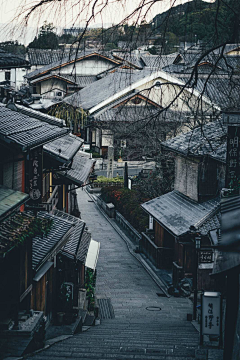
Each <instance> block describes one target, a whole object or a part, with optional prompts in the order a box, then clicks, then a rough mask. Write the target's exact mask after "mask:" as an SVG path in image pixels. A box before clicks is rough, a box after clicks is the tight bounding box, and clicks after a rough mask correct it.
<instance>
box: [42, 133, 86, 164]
mask: <svg viewBox="0 0 240 360" xmlns="http://www.w3.org/2000/svg"><path fill="white" fill-rule="evenodd" d="M82 144H83V140H82V139H81V138H79V137H78V136H75V135H73V134H67V135H65V136H62V137H61V138H58V139H56V140H54V141H51V142H49V143H48V144H45V145H44V146H43V149H44V151H45V152H47V153H49V154H50V155H52V156H54V157H56V158H57V159H59V160H63V161H70V160H72V158H73V157H74V156H75V155H76V153H77V152H78V150H79V149H80V147H81V146H82Z"/></svg>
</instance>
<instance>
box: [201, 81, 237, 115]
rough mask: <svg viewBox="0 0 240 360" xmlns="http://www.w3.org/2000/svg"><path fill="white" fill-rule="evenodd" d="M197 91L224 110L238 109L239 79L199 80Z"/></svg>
mask: <svg viewBox="0 0 240 360" xmlns="http://www.w3.org/2000/svg"><path fill="white" fill-rule="evenodd" d="M196 89H197V90H198V91H199V92H200V94H202V95H204V96H206V97H208V98H209V99H210V100H211V101H212V102H213V103H214V104H217V105H219V106H220V107H221V108H222V109H223V108H229V107H236V106H238V105H239V103H240V82H239V78H225V77H220V76H217V77H211V78H210V79H207V78H198V81H197V86H196Z"/></svg>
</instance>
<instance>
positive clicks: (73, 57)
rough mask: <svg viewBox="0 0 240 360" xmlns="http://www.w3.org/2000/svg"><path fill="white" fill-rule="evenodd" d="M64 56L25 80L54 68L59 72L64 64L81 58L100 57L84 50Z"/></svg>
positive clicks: (29, 74)
mask: <svg viewBox="0 0 240 360" xmlns="http://www.w3.org/2000/svg"><path fill="white" fill-rule="evenodd" d="M64 55H65V54H64ZM66 55H67V56H65V57H62V58H61V59H59V60H57V61H56V62H53V63H50V64H47V65H45V66H43V67H41V68H40V69H36V70H34V71H32V72H30V73H28V74H27V75H25V77H26V78H27V79H32V78H34V77H36V76H39V75H41V74H44V73H49V72H50V71H51V70H55V69H56V68H57V69H59V71H60V69H61V67H63V66H65V64H67V63H68V62H74V61H75V60H76V59H80V58H83V57H85V56H90V55H93V56H101V54H100V53H96V52H95V51H93V50H85V51H81V52H79V53H78V54H76V53H74V54H73V53H69V54H66ZM106 60H107V61H111V62H112V63H113V65H114V64H117V63H118V62H117V61H116V60H113V59H110V58H108V57H106Z"/></svg>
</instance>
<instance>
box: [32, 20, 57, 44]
mask: <svg viewBox="0 0 240 360" xmlns="http://www.w3.org/2000/svg"><path fill="white" fill-rule="evenodd" d="M54 30H55V27H54V26H53V24H52V23H47V21H44V24H43V26H41V28H40V32H39V35H38V36H37V37H35V39H34V40H33V41H32V42H31V43H30V44H29V45H28V47H29V48H34V49H52V50H54V49H58V36H57V35H56V33H55V32H54Z"/></svg>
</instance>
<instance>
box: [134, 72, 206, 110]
mask: <svg viewBox="0 0 240 360" xmlns="http://www.w3.org/2000/svg"><path fill="white" fill-rule="evenodd" d="M157 81H160V82H161V84H163V85H162V86H161V87H155V86H154V84H155V83H156V82H157ZM164 83H166V80H164V79H162V78H158V79H155V80H152V81H149V82H148V83H146V84H144V85H142V86H139V87H138V88H137V90H140V91H141V93H142V94H143V95H145V96H147V97H149V98H150V99H151V100H152V101H154V102H156V103H157V104H159V105H161V106H163V107H166V106H168V105H169V104H170V103H171V102H172V101H173V100H174V99H175V98H176V96H177V95H178V94H179V92H180V91H181V88H180V87H179V86H177V85H172V84H167V85H164ZM202 104H203V105H202V106H203V109H205V110H206V109H208V108H209V105H208V104H207V103H205V102H204V101H203V102H202ZM196 107H197V98H196V96H195V95H193V94H191V93H189V92H188V91H186V90H184V91H183V93H182V94H181V95H180V96H179V97H177V98H176V100H175V101H174V103H173V104H172V105H171V107H170V109H171V110H175V111H189V110H190V109H191V110H193V109H196Z"/></svg>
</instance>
